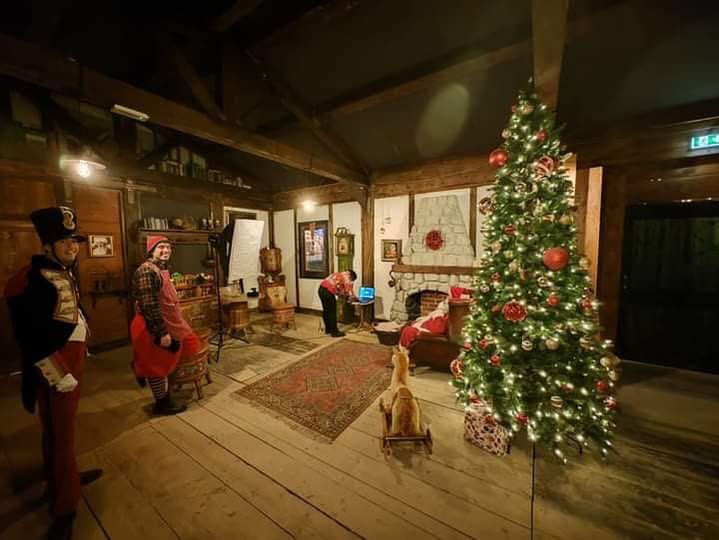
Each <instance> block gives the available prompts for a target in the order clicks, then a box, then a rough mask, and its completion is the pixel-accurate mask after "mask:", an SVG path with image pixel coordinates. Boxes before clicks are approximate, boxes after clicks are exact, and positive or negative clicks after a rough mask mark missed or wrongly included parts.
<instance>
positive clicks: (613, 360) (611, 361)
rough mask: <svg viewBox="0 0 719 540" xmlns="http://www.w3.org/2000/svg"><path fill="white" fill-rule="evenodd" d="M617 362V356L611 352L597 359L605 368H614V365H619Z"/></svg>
mask: <svg viewBox="0 0 719 540" xmlns="http://www.w3.org/2000/svg"><path fill="white" fill-rule="evenodd" d="M619 362H620V360H619V358H617V357H616V356H614V355H613V354H608V355H606V356H602V357H601V358H600V359H599V363H600V364H601V365H602V366H603V367H605V368H607V369H614V368H615V367H617V366H618V365H619Z"/></svg>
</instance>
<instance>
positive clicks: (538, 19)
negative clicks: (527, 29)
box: [532, 0, 569, 109]
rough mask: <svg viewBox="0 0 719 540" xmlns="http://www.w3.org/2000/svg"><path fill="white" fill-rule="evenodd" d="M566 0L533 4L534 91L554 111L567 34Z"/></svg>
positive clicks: (541, 1)
mask: <svg viewBox="0 0 719 540" xmlns="http://www.w3.org/2000/svg"><path fill="white" fill-rule="evenodd" d="M568 10H569V0H532V49H533V53H534V54H533V56H534V89H535V91H536V92H537V94H538V95H539V98H540V99H541V100H542V101H543V102H544V103H546V104H547V106H548V107H550V108H552V109H554V108H556V106H557V98H558V96H559V77H560V74H561V72H562V56H563V55H564V42H565V39H566V34H567V12H568Z"/></svg>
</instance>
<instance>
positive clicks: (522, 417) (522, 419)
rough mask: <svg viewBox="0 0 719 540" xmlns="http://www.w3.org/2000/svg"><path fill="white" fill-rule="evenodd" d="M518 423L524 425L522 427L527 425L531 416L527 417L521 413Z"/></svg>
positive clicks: (518, 416)
mask: <svg viewBox="0 0 719 540" xmlns="http://www.w3.org/2000/svg"><path fill="white" fill-rule="evenodd" d="M517 422H519V423H520V424H522V425H526V424H527V422H529V416H527V415H526V414H524V413H519V414H518V415H517Z"/></svg>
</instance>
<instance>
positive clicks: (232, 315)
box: [222, 300, 250, 331]
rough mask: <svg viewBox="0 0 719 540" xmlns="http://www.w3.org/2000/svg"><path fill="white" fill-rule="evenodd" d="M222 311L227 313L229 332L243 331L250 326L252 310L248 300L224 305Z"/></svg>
mask: <svg viewBox="0 0 719 540" xmlns="http://www.w3.org/2000/svg"><path fill="white" fill-rule="evenodd" d="M222 310H223V311H224V313H225V320H226V323H227V324H226V326H227V328H228V330H230V331H232V330H242V329H243V328H247V327H248V326H249V325H250V308H249V306H248V303H247V300H240V301H237V302H231V303H229V304H224V305H223V306H222Z"/></svg>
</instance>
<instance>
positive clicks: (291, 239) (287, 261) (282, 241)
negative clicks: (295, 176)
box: [273, 210, 297, 305]
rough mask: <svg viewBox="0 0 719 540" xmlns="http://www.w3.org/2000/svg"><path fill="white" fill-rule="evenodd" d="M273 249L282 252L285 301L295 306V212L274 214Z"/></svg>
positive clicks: (283, 211) (288, 211) (286, 211)
mask: <svg viewBox="0 0 719 540" xmlns="http://www.w3.org/2000/svg"><path fill="white" fill-rule="evenodd" d="M273 216H274V222H275V223H274V225H275V247H278V248H280V249H281V250H282V273H283V274H284V275H285V283H286V284H287V301H288V302H290V303H292V304H295V305H297V287H296V286H295V275H296V270H295V269H296V266H295V265H296V264H297V262H296V261H297V253H296V249H295V211H294V210H282V211H280V212H274V214H273Z"/></svg>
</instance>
